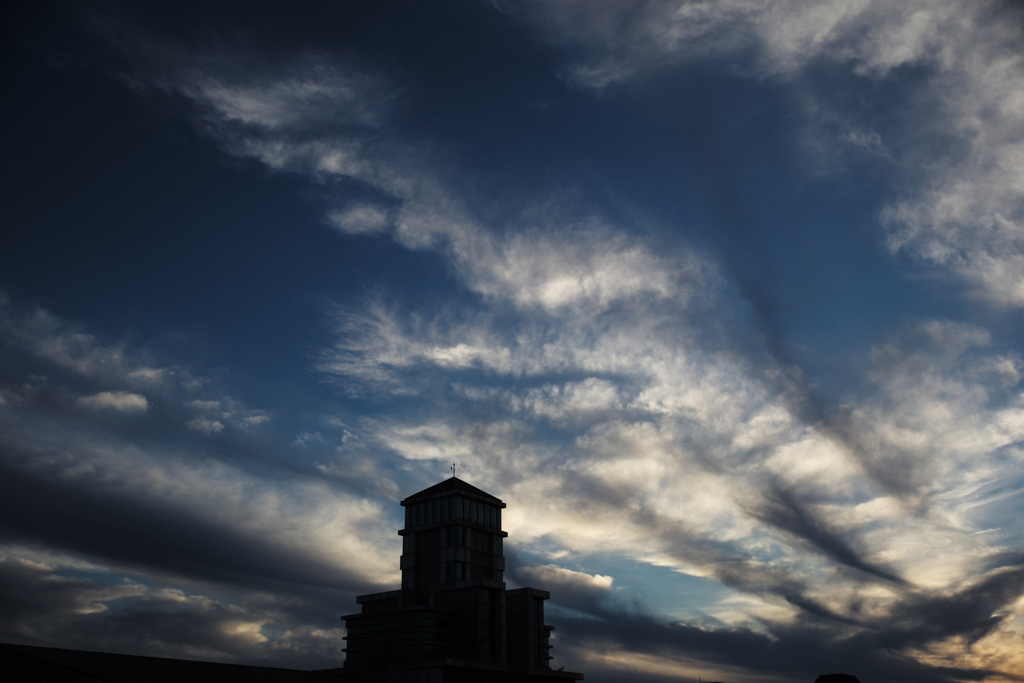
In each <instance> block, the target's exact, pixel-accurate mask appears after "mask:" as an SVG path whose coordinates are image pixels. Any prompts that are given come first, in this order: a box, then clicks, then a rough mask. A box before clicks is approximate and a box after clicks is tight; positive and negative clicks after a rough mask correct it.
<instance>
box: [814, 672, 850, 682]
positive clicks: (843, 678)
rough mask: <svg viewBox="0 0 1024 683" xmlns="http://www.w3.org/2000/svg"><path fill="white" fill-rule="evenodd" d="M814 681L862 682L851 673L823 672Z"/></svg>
mask: <svg viewBox="0 0 1024 683" xmlns="http://www.w3.org/2000/svg"><path fill="white" fill-rule="evenodd" d="M814 683H860V681H859V680H857V677H856V676H851V675H850V674H821V675H820V676H818V677H817V678H815V679H814Z"/></svg>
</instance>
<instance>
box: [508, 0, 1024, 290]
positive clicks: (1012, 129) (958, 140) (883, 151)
mask: <svg viewBox="0 0 1024 683" xmlns="http://www.w3.org/2000/svg"><path fill="white" fill-rule="evenodd" d="M511 8H512V11H514V12H518V13H520V14H521V15H522V16H525V17H527V18H528V20H529V21H530V22H531V23H532V24H533V25H534V26H535V27H536V28H537V30H538V31H539V32H540V34H541V35H543V36H544V37H546V39H547V40H549V41H551V42H553V43H556V44H558V45H561V46H564V47H566V48H567V49H568V50H569V54H570V57H569V58H570V60H572V61H571V65H570V66H569V67H568V68H567V71H566V76H567V78H568V79H569V80H570V81H571V82H573V83H576V84H579V85H580V86H582V87H586V88H593V89H595V90H602V89H606V88H608V87H610V86H612V85H613V84H616V83H621V82H623V81H626V80H629V79H632V78H635V77H638V76H640V75H649V74H652V73H658V72H659V70H661V72H662V74H663V75H664V71H665V69H666V68H667V67H670V66H673V65H678V64H684V63H695V62H700V61H709V60H711V61H718V62H723V61H724V62H727V63H729V64H732V65H733V66H734V68H735V69H736V70H737V71H739V72H741V73H746V74H748V75H749V76H752V77H757V78H768V79H775V80H778V81H780V82H782V83H785V84H787V85H790V86H795V87H796V88H797V89H798V90H801V89H802V90H803V91H804V92H805V93H812V94H811V95H810V96H809V97H807V96H805V101H806V102H807V104H808V105H809V106H808V107H807V109H806V115H807V121H808V123H807V126H808V131H809V133H808V135H809V137H808V139H809V140H810V139H811V138H813V139H814V142H813V146H814V147H816V148H820V147H821V146H822V145H823V144H825V145H828V146H832V147H838V148H842V147H844V146H851V145H852V146H855V147H860V148H864V149H868V150H874V152H875V153H876V154H879V155H881V156H884V157H885V158H886V159H888V160H889V161H886V164H888V163H890V162H893V163H895V164H896V165H897V168H898V169H899V170H900V173H901V174H902V182H901V187H900V188H899V193H898V195H897V196H895V197H893V198H892V200H891V201H890V202H889V203H888V204H887V205H886V206H884V207H883V208H882V210H881V213H880V221H881V224H882V226H884V228H885V231H886V237H885V244H886V245H887V246H888V247H889V248H890V249H891V250H892V251H893V252H903V253H906V254H908V255H910V256H912V257H914V258H916V259H919V260H920V261H921V262H923V263H925V264H928V265H931V266H936V267H939V268H941V269H942V270H943V271H944V272H945V273H946V274H948V275H950V276H952V277H955V278H957V279H959V280H961V281H962V282H964V283H966V284H967V285H968V287H969V288H970V290H971V291H972V292H973V293H974V294H976V295H978V296H980V297H982V298H984V299H986V300H988V301H990V302H992V303H995V304H997V305H1006V306H1013V307H1020V306H1021V305H1024V279H1022V275H1021V273H1024V246H1022V242H1021V239H1020V235H1021V234H1022V232H1024V197H1022V193H1021V189H1020V188H1021V187H1024V165H1022V163H1021V162H1020V159H1022V158H1024V105H1022V104H1021V103H1022V102H1024V85H1022V83H1024V59H1022V57H1021V55H1020V50H1019V45H1020V40H1021V22H1020V17H1019V11H1018V8H1015V7H1013V6H1010V5H1008V4H1007V3H1000V2H971V3H964V2H959V1H957V0H948V1H946V2H903V3H899V4H895V5H894V4H892V3H886V2H872V1H867V2H858V3H836V2H827V1H823V2H813V3H808V2H776V3H760V2H751V1H748V0H729V1H727V2H715V3H709V2H688V1H682V0H680V1H676V2H617V1H615V0H609V1H607V2H599V3H594V2H562V3H554V4H552V3H533V2H523V3H516V4H514V5H512V6H511ZM822 65H827V66H828V67H829V68H832V69H837V70H839V71H840V72H842V73H844V74H846V75H848V76H849V77H851V78H853V81H852V82H851V87H858V85H857V84H858V82H859V83H862V84H873V83H882V84H891V85H892V86H894V87H898V88H901V89H904V90H909V91H910V92H911V93H912V94H911V95H910V96H909V97H907V98H906V100H905V104H904V105H903V110H902V111H899V112H897V111H891V110H890V107H891V106H892V104H893V103H892V102H890V101H887V100H884V99H879V95H878V94H877V92H878V91H877V90H875V91H871V90H870V88H869V89H864V95H863V96H861V97H860V100H859V102H858V103H856V104H854V105H853V106H849V105H850V103H849V102H847V101H845V100H844V101H843V102H842V103H840V102H838V101H835V100H836V97H837V95H836V93H835V92H834V89H831V88H826V87H825V86H824V85H822V84H820V83H818V82H816V81H815V80H814V79H813V78H812V77H811V76H810V75H809V74H808V70H809V69H811V68H816V67H821V66H822ZM910 70H914V71H916V72H922V73H923V76H922V77H919V78H914V79H913V80H911V79H909V78H907V77H905V73H906V72H908V71H910ZM666 77H668V78H671V75H669V76H666ZM872 92H874V93H875V94H872ZM830 100H831V101H834V103H830ZM840 111H842V112H843V113H842V114H840V113H839V112H840ZM885 117H891V118H894V119H895V120H896V121H897V122H896V123H894V124H890V125H887V126H883V127H882V128H878V127H876V125H875V124H872V121H878V120H879V119H881V118H885ZM858 119H860V120H858ZM825 131H831V132H828V133H826V132H825ZM827 139H831V142H826V140H827ZM819 153H820V150H819ZM826 156H829V157H832V156H835V154H834V153H828V154H827V155H826Z"/></svg>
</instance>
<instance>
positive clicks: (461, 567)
mask: <svg viewBox="0 0 1024 683" xmlns="http://www.w3.org/2000/svg"><path fill="white" fill-rule="evenodd" d="M465 576H466V563H465V562H449V563H448V580H449V581H462V579H464V578H465Z"/></svg>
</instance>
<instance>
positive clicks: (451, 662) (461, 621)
mask: <svg viewBox="0 0 1024 683" xmlns="http://www.w3.org/2000/svg"><path fill="white" fill-rule="evenodd" d="M402 506H403V507H405V528H404V529H401V530H400V531H399V532H398V534H399V535H400V536H401V537H402V558H401V569H402V587H401V588H400V589H398V590H393V591H387V592H384V593H373V594H370V595H360V596H358V597H357V598H356V602H357V603H358V604H359V605H360V606H361V607H362V611H361V612H359V613H358V614H348V615H345V616H343V617H342V619H344V620H345V622H346V625H347V628H348V635H347V643H348V645H347V647H346V652H347V655H346V659H345V666H344V668H343V670H342V674H343V675H344V676H345V677H346V678H350V679H352V680H356V681H359V682H360V683H364V682H365V683H370V682H373V683H378V682H380V683H413V682H416V683H428V682H429V683H444V682H447V681H459V682H460V683H461V682H463V681H465V682H467V683H468V682H469V681H479V682H481V683H484V682H487V683H512V682H514V681H523V682H526V681H533V682H535V683H541V682H542V681H546V682H548V683H555V682H556V681H574V680H580V679H582V678H583V674H580V673H573V672H570V671H561V670H559V671H552V670H551V667H550V664H549V662H550V660H551V655H550V650H551V644H550V635H551V631H552V630H553V627H552V626H548V625H546V624H545V623H544V601H545V600H547V599H548V598H549V597H550V594H549V593H547V592H546V591H543V590H539V589H536V588H519V589H517V590H507V589H506V588H505V583H504V571H505V557H504V553H503V550H502V544H503V541H504V539H505V537H507V536H508V534H507V533H506V532H504V531H502V530H501V511H502V509H504V507H505V503H503V502H502V501H501V500H499V499H498V498H495V497H494V496H492V495H491V494H489V493H486V492H485V491H482V490H480V489H478V488H476V487H475V486H471V485H470V484H467V483H466V482H464V481H462V480H461V479H458V478H456V477H454V476H453V477H451V478H449V479H446V480H444V481H443V482H441V483H440V484H436V485H434V486H431V487H430V488H427V489H424V490H423V491H420V492H419V493H416V494H413V495H411V496H409V497H408V498H406V499H405V500H403V501H402Z"/></svg>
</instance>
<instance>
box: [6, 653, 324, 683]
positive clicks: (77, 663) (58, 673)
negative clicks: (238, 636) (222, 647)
mask: <svg viewBox="0 0 1024 683" xmlns="http://www.w3.org/2000/svg"><path fill="white" fill-rule="evenodd" d="M0 670H3V671H6V672H7V674H6V676H7V680H18V681H32V680H34V681H40V680H45V681H47V682H48V683H51V682H52V683H65V682H67V683H73V682H75V681H97V680H102V681H125V682H128V681H131V682H132V683H177V682H178V681H187V682H188V683H206V682H207V681H210V682H211V683H212V682H214V681H217V682H218V683H234V682H235V681H237V682H238V683H242V682H243V681H245V682H247V683H303V682H305V683H317V682H321V683H328V682H331V681H333V682H335V683H336V682H337V680H338V679H337V677H336V676H334V675H331V674H327V673H317V672H313V671H299V670H295V669H276V668H272V667H265V666H246V665H243V664H219V663H216V662H199V661H194V660H190V659H168V658H165V657H141V656H138V655H119V654H113V653H110V652H88V651H85V650H65V649H62V648H56V647H37V646H34V645H12V644H9V643H0Z"/></svg>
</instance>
